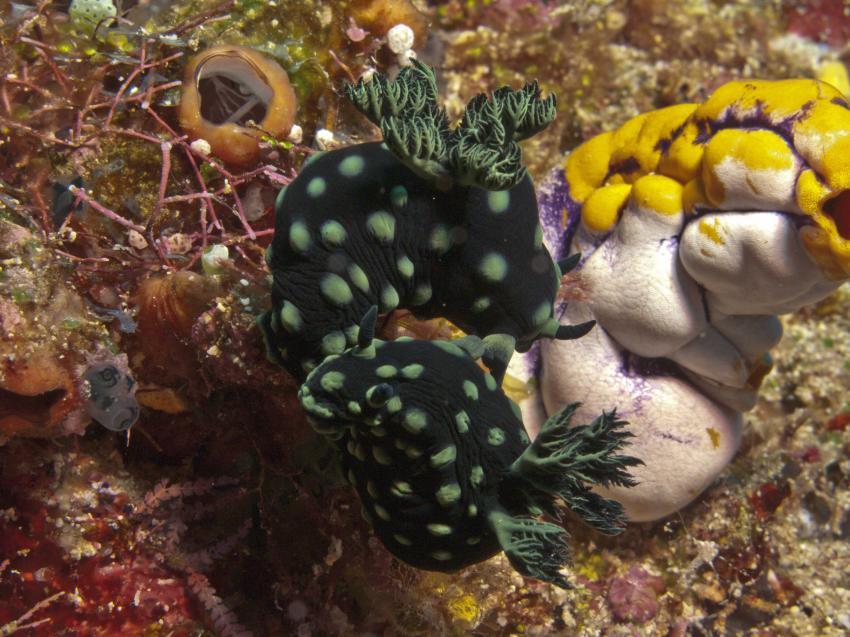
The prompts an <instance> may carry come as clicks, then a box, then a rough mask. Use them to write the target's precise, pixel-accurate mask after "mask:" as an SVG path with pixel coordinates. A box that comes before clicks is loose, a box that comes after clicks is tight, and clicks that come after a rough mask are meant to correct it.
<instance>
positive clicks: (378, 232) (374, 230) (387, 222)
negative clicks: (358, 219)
mask: <svg viewBox="0 0 850 637" xmlns="http://www.w3.org/2000/svg"><path fill="white" fill-rule="evenodd" d="M366 228H367V229H368V230H369V234H371V235H372V236H373V237H375V239H377V240H378V241H380V242H382V243H391V242H392V240H393V238H394V237H395V217H393V216H392V215H391V214H390V213H388V212H384V211H383V210H379V211H378V212H373V213H372V214H371V215H369V217H368V218H367V219H366Z"/></svg>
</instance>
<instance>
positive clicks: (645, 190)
mask: <svg viewBox="0 0 850 637" xmlns="http://www.w3.org/2000/svg"><path fill="white" fill-rule="evenodd" d="M540 204H541V218H542V221H543V226H544V233H545V238H546V243H547V244H548V246H549V247H550V249H551V250H552V252H553V254H554V255H555V256H556V257H563V256H566V255H568V254H574V253H581V254H582V255H583V257H582V262H581V264H580V268H579V269H578V270H577V275H576V276H575V278H574V280H573V281H572V282H571V283H570V284H569V286H567V287H565V288H564V289H563V291H562V295H563V296H565V297H566V298H567V300H566V301H565V302H564V303H563V304H562V305H561V307H560V308H559V311H558V316H559V319H560V320H561V321H562V322H565V323H573V322H575V321H586V320H590V319H595V320H596V321H597V322H598V323H599V326H600V327H601V329H599V328H597V329H596V330H594V331H593V332H592V333H591V334H589V335H588V336H587V337H585V338H583V339H580V340H578V341H571V342H554V341H552V342H541V343H540V346H539V348H536V349H535V350H534V351H533V352H531V353H530V354H529V355H528V356H527V357H526V359H525V360H523V361H521V362H520V361H517V362H516V363H515V365H514V367H512V371H513V372H515V373H516V374H517V375H520V376H523V375H525V376H526V377H528V376H530V375H535V376H536V377H537V380H538V393H537V394H536V395H535V397H534V398H533V399H531V400H528V401H526V402H525V403H524V404H523V412H524V414H525V415H526V424H527V425H529V427H530V429H531V431H532V432H533V430H534V429H536V428H537V427H539V424H540V423H541V422H543V421H544V420H545V416H546V414H552V413H556V412H557V411H558V410H559V409H560V408H561V407H563V405H565V404H570V403H574V402H576V401H581V402H582V405H581V407H580V408H579V409H578V411H577V415H578V416H579V417H580V418H584V417H586V416H587V415H588V414H593V413H598V412H599V410H601V409H611V408H612V407H615V406H616V408H617V410H618V412H619V413H620V414H621V415H622V416H623V417H624V418H626V419H627V420H628V421H629V423H630V425H629V426H630V431H631V432H632V433H633V434H634V438H632V439H631V441H630V447H629V451H630V453H633V454H634V455H636V456H638V457H640V458H641V459H642V460H643V461H644V463H645V464H644V465H643V466H642V467H639V468H637V469H636V470H635V472H634V475H635V477H636V479H637V481H638V483H639V484H638V486H637V487H634V488H631V489H628V490H626V489H620V488H616V487H615V488H614V489H610V490H602V491H601V493H604V494H605V495H606V496H609V497H613V498H615V499H617V500H618V501H620V502H621V503H622V504H623V505H624V507H625V510H626V513H627V515H628V516H629V518H630V519H632V520H652V519H657V518H661V517H663V516H666V515H668V514H670V513H672V512H674V511H676V510H678V509H680V508H681V507H683V506H685V505H686V504H688V503H689V502H690V501H692V500H693V499H694V498H695V497H696V496H697V495H698V494H699V493H700V492H702V491H703V490H704V489H705V488H706V487H707V486H708V485H709V484H710V483H711V482H712V481H713V480H714V479H715V478H716V477H717V475H718V474H719V473H720V471H721V470H722V469H723V468H724V467H725V466H726V464H727V463H728V462H729V461H730V459H731V458H732V456H733V455H734V454H735V452H736V450H737V447H738V444H739V440H740V432H741V427H742V416H741V413H742V412H743V411H746V410H747V409H750V408H751V407H752V406H753V405H754V403H755V400H756V394H757V391H758V388H759V385H760V383H761V381H762V379H763V377H764V376H765V374H766V373H767V372H768V371H769V370H770V368H771V364H772V363H771V358H770V355H769V350H770V349H771V348H772V347H773V346H774V345H775V344H776V343H777V342H778V341H779V339H780V337H781V334H782V329H781V324H780V322H779V320H778V318H777V315H778V314H782V313H787V312H792V311H794V310H797V309H798V308H801V307H803V306H805V305H807V304H809V303H812V302H815V301H817V300H819V299H821V298H823V297H825V296H826V295H828V294H830V293H831V292H832V291H834V290H835V289H836V288H837V287H838V286H839V285H841V283H842V282H843V281H845V280H846V279H847V278H848V276H850V108H849V107H848V104H847V102H846V101H845V97H844V96H843V95H842V94H841V93H840V92H839V91H837V90H836V89H834V88H833V87H832V86H830V85H829V84H826V83H824V82H819V81H816V80H785V81H743V82H731V83H729V84H726V85H724V86H722V87H720V88H718V89H717V90H716V91H715V92H714V93H713V94H712V95H711V97H710V98H709V99H708V100H707V101H706V102H705V103H703V104H699V105H698V104H683V105H678V106H671V107H669V108H664V109H661V110H658V111H654V112H650V113H646V114H643V115H640V116H638V117H635V118H633V119H631V120H629V121H627V122H626V123H625V124H623V125H622V126H621V127H620V128H618V129H617V130H615V131H613V132H608V133H604V134H602V135H599V136H597V137H595V138H592V139H590V140H589V141H587V142H585V143H584V144H583V145H581V146H579V147H578V148H577V149H576V150H574V151H573V152H572V153H570V154H569V156H568V157H567V158H566V161H565V163H564V165H563V167H562V168H559V169H557V170H556V171H554V173H553V174H552V175H551V176H550V178H549V179H548V180H547V181H546V182H545V183H544V184H543V185H542V186H541V194H540Z"/></svg>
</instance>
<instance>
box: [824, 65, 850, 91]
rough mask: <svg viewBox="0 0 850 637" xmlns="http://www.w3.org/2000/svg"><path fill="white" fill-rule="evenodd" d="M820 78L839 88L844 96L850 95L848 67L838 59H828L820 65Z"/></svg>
mask: <svg viewBox="0 0 850 637" xmlns="http://www.w3.org/2000/svg"><path fill="white" fill-rule="evenodd" d="M817 76H818V79H819V80H820V81H821V82H826V83H827V84H829V85H830V86H834V87H835V88H836V89H838V90H839V91H840V92H841V93H842V94H843V95H844V97H847V96H850V79H848V77H847V67H846V66H844V64H843V63H842V62H839V61H838V60H828V61H826V62H823V63H822V64H821V65H820V66H819V67H818V72H817Z"/></svg>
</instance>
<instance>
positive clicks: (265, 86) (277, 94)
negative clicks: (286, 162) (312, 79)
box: [180, 45, 296, 166]
mask: <svg viewBox="0 0 850 637" xmlns="http://www.w3.org/2000/svg"><path fill="white" fill-rule="evenodd" d="M295 106H296V103H295V93H294V91H293V90H292V86H291V85H290V84H289V76H287V74H286V71H284V70H283V69H282V68H281V67H280V65H279V64H278V63H277V62H275V61H274V60H272V59H271V58H268V57H266V56H264V55H262V54H261V53H259V52H257V51H255V50H253V49H249V48H246V47H241V46H234V45H220V46H214V47H211V48H209V49H205V50H204V51H201V52H200V53H199V54H197V55H196V56H194V57H193V58H192V59H191V60H190V61H189V64H188V65H187V66H186V72H185V75H184V78H183V95H182V98H181V100H180V125H181V126H182V128H183V129H184V130H185V131H186V132H187V133H189V135H190V136H191V137H192V138H193V139H203V140H206V141H207V142H208V143H209V145H210V149H211V151H212V153H213V154H214V155H215V156H217V157H220V158H221V159H222V160H224V161H225V162H226V163H228V164H231V165H236V166H248V165H250V164H252V163H253V162H255V161H256V160H257V158H258V157H259V155H260V138H261V136H262V135H263V134H267V135H271V136H273V137H279V136H282V135H283V136H285V135H286V134H288V133H289V131H290V129H291V128H292V124H293V119H294V117H295ZM251 122H253V125H252V124H250V123H251Z"/></svg>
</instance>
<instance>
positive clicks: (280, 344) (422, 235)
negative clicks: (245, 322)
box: [261, 142, 560, 377]
mask: <svg viewBox="0 0 850 637" xmlns="http://www.w3.org/2000/svg"><path fill="white" fill-rule="evenodd" d="M276 208H277V220H276V227H275V239H274V242H273V243H272V246H271V250H270V251H269V255H268V258H269V265H270V267H271V269H272V272H273V274H274V287H273V291H272V302H273V307H274V309H273V310H272V311H270V312H268V313H267V314H266V315H264V317H263V319H262V321H261V325H263V327H264V329H265V332H266V336H267V339H268V340H269V345H270V351H271V352H273V353H275V354H277V355H279V358H280V360H281V361H282V363H283V364H284V366H286V367H287V368H288V369H289V370H290V371H291V372H292V373H293V374H294V375H295V376H296V377H303V374H305V373H306V372H308V371H309V370H310V369H312V368H313V367H315V366H316V365H317V364H318V363H319V362H321V360H322V359H323V358H324V357H325V356H328V355H331V354H339V353H341V352H342V351H343V350H344V349H346V348H347V347H350V346H352V345H353V344H354V343H355V342H356V338H357V330H358V326H357V325H358V322H359V321H360V319H361V318H362V316H363V315H364V314H365V313H366V311H367V310H368V309H369V307H371V306H372V305H377V306H378V307H379V308H380V310H381V312H389V311H391V310H394V309H396V308H407V309H410V310H411V311H413V312H414V313H415V314H416V315H417V316H420V317H434V316H441V317H444V318H447V319H449V320H451V321H452V322H454V323H455V324H456V325H458V326H459V327H460V328H461V329H463V330H465V331H466V332H468V333H471V334H477V335H481V336H488V335H498V334H505V335H508V336H510V337H511V338H513V339H516V341H517V342H519V343H520V344H522V343H527V345H530V341H531V340H532V339H534V338H536V336H537V335H538V334H539V333H540V331H541V330H542V329H543V328H544V327H545V326H546V325H547V323H554V321H553V309H552V308H553V302H554V298H555V293H556V291H557V289H558V281H559V279H560V274H559V271H558V270H557V265H556V264H555V263H553V262H552V258H551V257H550V256H549V252H548V251H547V250H546V248H545V246H544V245H543V238H542V229H541V227H540V225H539V223H538V215H537V201H536V197H535V193H534V187H533V185H532V183H531V179H530V178H529V177H527V176H525V177H524V178H523V179H522V180H521V181H520V182H519V183H518V184H517V185H516V186H514V187H513V188H511V189H509V190H504V191H488V190H484V189H482V188H476V187H467V186H455V187H453V188H450V189H448V190H439V189H436V188H435V187H434V186H433V184H432V183H431V182H429V181H427V180H425V179H423V178H421V177H419V176H418V175H416V174H414V173H413V171H411V170H410V169H409V168H408V167H407V166H406V165H405V164H404V163H402V162H401V161H399V160H398V159H397V158H396V157H395V155H393V154H392V153H391V152H390V151H389V150H388V149H387V148H386V146H385V145H384V144H381V143H378V142H373V143H365V144H358V145H356V146H349V147H347V148H343V149H340V150H335V151H330V152H327V153H324V154H322V155H321V156H319V157H317V158H316V159H314V160H313V161H311V162H310V163H309V165H307V166H306V167H305V168H304V169H303V170H302V172H301V173H300V174H299V176H298V178H297V179H296V180H295V181H293V182H292V183H291V184H289V185H288V186H287V187H286V189H285V190H284V191H282V192H281V195H280V197H279V198H278V203H277V206H276ZM317 291H318V293H317ZM553 327H554V326H553ZM527 345H526V346H527ZM510 349H511V350H512V349H513V346H512V345H511V347H510Z"/></svg>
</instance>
